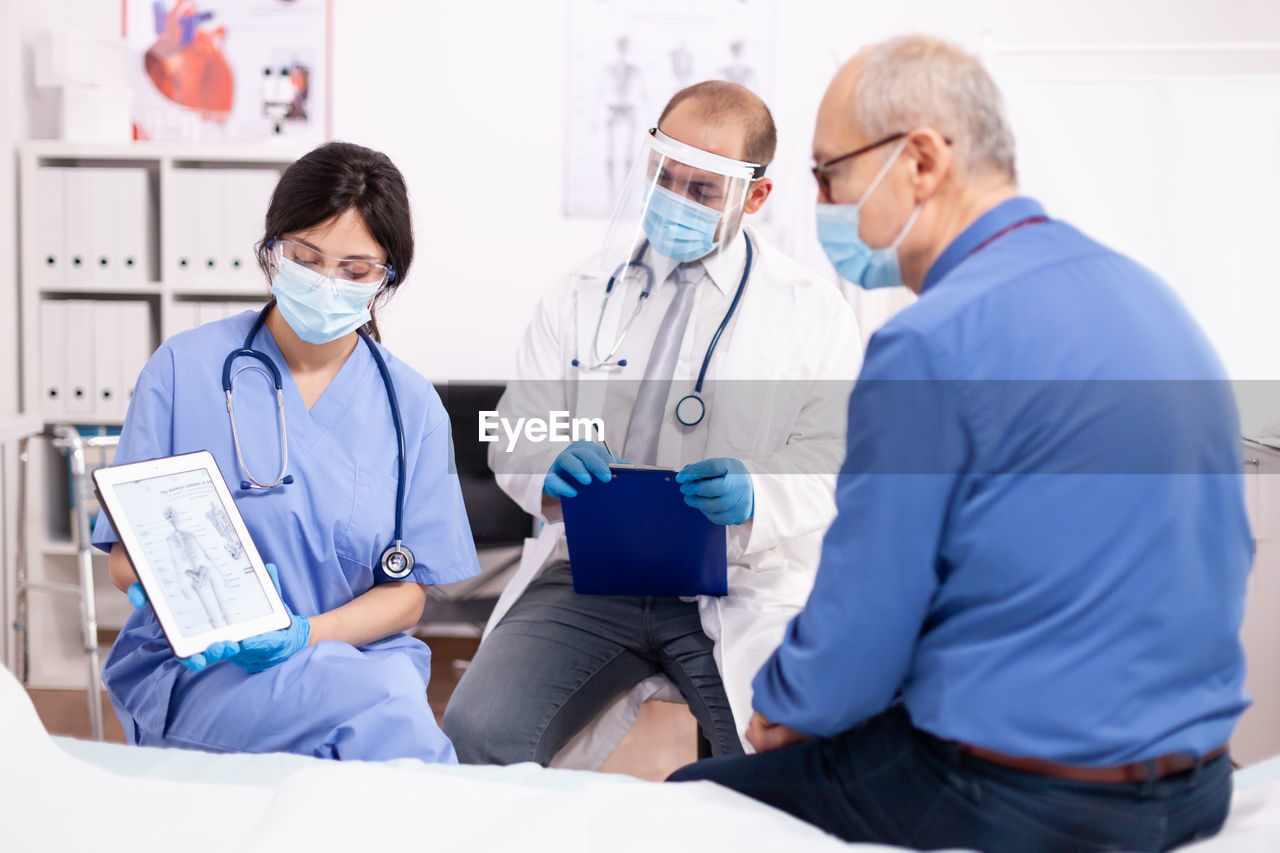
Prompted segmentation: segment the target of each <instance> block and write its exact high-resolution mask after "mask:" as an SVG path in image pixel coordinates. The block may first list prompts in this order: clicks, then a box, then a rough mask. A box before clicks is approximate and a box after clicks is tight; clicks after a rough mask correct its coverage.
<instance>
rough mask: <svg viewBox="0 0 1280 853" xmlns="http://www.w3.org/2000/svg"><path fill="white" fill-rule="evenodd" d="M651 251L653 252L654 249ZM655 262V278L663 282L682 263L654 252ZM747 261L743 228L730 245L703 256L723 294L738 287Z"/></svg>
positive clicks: (703, 260) (713, 279) (714, 281)
mask: <svg viewBox="0 0 1280 853" xmlns="http://www.w3.org/2000/svg"><path fill="white" fill-rule="evenodd" d="M649 251H651V252H653V250H652V249H650V250H649ZM653 254H654V257H655V262H654V264H653V272H654V279H655V280H656V281H657V282H659V283H661V282H664V281H666V280H667V278H669V277H670V275H671V271H672V270H674V269H675V268H676V267H678V266H679V265H680V264H679V263H678V262H677V261H673V260H672V259H671V258H666V257H663V256H662V255H659V254H657V253H656V252H654V253H653ZM746 263H747V243H746V241H745V240H744V239H743V237H742V229H741V228H739V229H738V233H737V234H735V235H734V237H733V239H732V240H730V241H729V245H727V246H725V247H724V248H723V249H721V250H720V251H719V252H716V253H715V254H713V255H708V256H707V257H705V258H702V265H703V266H704V267H705V268H706V270H707V275H708V276H709V277H710V278H711V282H712V284H714V285H715V286H716V289H717V290H719V291H720V293H721V295H722V296H729V295H730V294H732V293H734V292H736V291H737V289H738V283H739V282H740V281H741V279H742V268H743V266H745V265H746Z"/></svg>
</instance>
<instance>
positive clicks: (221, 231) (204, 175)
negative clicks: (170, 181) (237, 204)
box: [192, 169, 228, 290]
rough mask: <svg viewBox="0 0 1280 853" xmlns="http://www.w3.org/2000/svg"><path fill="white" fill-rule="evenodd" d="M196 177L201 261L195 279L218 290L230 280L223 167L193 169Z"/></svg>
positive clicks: (199, 256) (197, 242) (199, 254)
mask: <svg viewBox="0 0 1280 853" xmlns="http://www.w3.org/2000/svg"><path fill="white" fill-rule="evenodd" d="M192 175H193V176H194V177H195V178H196V186H197V192H196V196H195V197H196V223H197V224H196V243H195V245H196V253H197V257H198V258H199V261H200V263H199V264H198V272H197V276H196V281H197V282H198V283H199V285H200V286H201V287H207V288H210V289H212V290H219V289H222V288H223V287H225V286H226V283H227V280H228V267H227V263H228V259H227V242H226V234H227V191H226V187H225V186H223V183H224V181H225V180H226V179H225V177H224V175H225V172H224V171H223V170H221V169H217V170H214V169H208V170H203V169H201V170H193V172H192Z"/></svg>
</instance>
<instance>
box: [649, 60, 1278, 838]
mask: <svg viewBox="0 0 1280 853" xmlns="http://www.w3.org/2000/svg"><path fill="white" fill-rule="evenodd" d="M1117 144H1118V145H1123V141H1118V142H1117ZM813 153H814V159H815V161H816V163H817V164H818V165H817V166H816V167H815V169H814V174H815V176H816V177H817V179H818V184H819V204H818V232H819V238H820V239H821V241H822V243H823V246H824V248H825V249H826V251H827V254H828V255H829V256H830V257H831V259H832V261H833V262H834V263H835V265H836V267H837V269H838V270H839V271H840V273H841V274H842V275H843V276H844V277H845V278H847V279H849V280H851V281H854V282H857V283H858V284H861V285H862V286H864V287H881V286H890V285H902V284H905V285H906V286H907V287H909V288H911V289H912V290H913V291H915V292H916V293H918V294H920V299H919V300H918V301H917V302H916V303H915V304H914V305H912V306H911V307H909V308H907V309H905V310H904V311H902V312H901V313H899V314H898V315H897V316H896V317H894V318H893V319H892V320H891V321H890V322H889V323H888V324H886V325H885V326H884V328H883V329H881V330H880V331H879V332H878V333H877V334H876V335H875V336H874V337H873V338H872V340H871V343H870V345H869V346H868V349H867V354H866V360H865V363H864V366H863V369H862V374H861V377H860V379H859V382H858V386H857V388H856V389H855V391H854V393H853V396H852V399H851V400H850V404H849V426H848V455H847V458H846V460H845V463H844V466H843V469H842V471H841V475H840V480H839V485H838V488H837V494H836V498H837V505H838V510H839V514H838V517H837V518H836V520H835V522H834V523H833V524H832V526H831V529H830V530H829V532H828V533H827V536H826V539H825V542H824V546H823V555H822V563H821V567H820V569H819V571H818V576H817V581H816V585H815V587H814V589H813V592H812V595H811V596H810V598H809V602H808V604H807V606H806V607H805V609H804V611H803V612H801V613H800V614H799V615H798V616H796V617H795V619H794V620H793V621H792V622H791V624H790V626H789V628H788V630H787V633H786V635H785V638H784V640H783V642H782V645H781V646H780V647H779V648H778V649H777V651H776V652H775V653H774V654H773V656H772V657H771V658H770V659H769V660H768V661H767V662H766V663H765V665H764V667H763V668H762V669H761V670H760V672H759V674H758V675H757V676H756V679H755V682H754V690H755V693H754V707H755V710H756V714H755V717H754V718H753V719H752V721H751V724H750V728H749V730H748V733H747V736H748V739H749V741H750V742H751V744H752V745H753V746H754V747H755V749H756V751H757V753H758V754H756V755H749V756H740V757H734V758H718V759H712V760H708V761H704V762H700V763H698V764H694V765H690V766H689V767H687V768H684V769H683V770H680V771H678V772H677V773H676V774H675V775H674V776H673V777H672V778H673V780H676V781H690V780H695V779H710V780H712V781H716V782H719V783H721V784H723V785H727V786H729V787H731V788H734V789H737V790H739V791H742V792H744V793H746V794H748V795H750V796H752V797H755V798H757V799H759V800H763V801H764V802H767V803H770V804H772V805H775V806H777V807H779V808H782V809H784V810H786V811H789V812H791V813H792V814H795V815H797V816H799V817H801V818H803V819H805V820H808V821H810V822H812V823H815V824H817V825H818V826H820V827H822V828H824V829H826V830H828V831H830V832H832V833H835V834H836V835H839V836H841V837H842V838H845V839H848V840H859V841H874V842H883V843H892V844H901V845H907V846H912V847H919V848H926V849H928V848H937V847H965V848H976V849H980V850H986V851H993V850H994V851H1002V850H1011V851H1012V850H1019V851H1021V850H1037V851H1047V850H1064V851H1065V850H1072V851H1079V850H1113V849H1124V850H1164V849H1168V848H1170V847H1174V846H1177V845H1179V844H1183V843H1186V842H1188V841H1190V840H1192V839H1195V838H1198V837H1203V836H1206V835H1210V834H1213V833H1214V832H1216V831H1217V830H1218V829H1219V827H1220V826H1221V825H1222V822H1223V820H1224V819H1225V816H1226V813H1227V809H1228V806H1229V802H1230V798H1231V776H1230V774H1231V766H1230V760H1229V758H1228V756H1227V754H1226V746H1225V745H1226V742H1227V739H1228V738H1229V737H1230V735H1231V731H1232V727H1233V726H1234V724H1235V722H1236V720H1237V719H1238V717H1239V716H1240V714H1241V712H1242V711H1243V710H1244V709H1245V707H1246V706H1247V705H1248V699H1247V698H1246V697H1245V695H1244V693H1243V689H1242V688H1243V682H1244V657H1243V653H1242V650H1241V647H1240V644H1239V640H1238V638H1237V632H1238V630H1239V628H1240V621H1241V618H1242V614H1243V610H1244V593H1245V580H1246V576H1247V574H1248V571H1249V565H1250V561H1251V559H1252V547H1253V546H1252V538H1251V535H1250V531H1249V528H1248V522H1247V520H1246V517H1245V508H1244V499H1243V490H1242V488H1241V482H1240V471H1239V450H1238V426H1237V416H1236V412H1235V407H1234V404H1233V401H1232V397H1231V393H1230V389H1229V387H1228V385H1227V382H1226V377H1225V374H1224V371H1223V368H1222V366H1221V364H1220V363H1219V360H1218V358H1217V356H1216V355H1215V353H1214V352H1213V349H1212V348H1211V347H1210V345H1209V343H1208V341H1207V340H1206V338H1205V336H1204V334H1203V333H1202V331H1201V330H1200V328H1199V327H1198V326H1197V325H1196V323H1195V321H1194V320H1193V319H1192V318H1191V317H1190V315H1189V314H1188V313H1187V311H1186V309H1185V308H1184V307H1183V305H1182V304H1181V302H1180V301H1179V300H1178V298H1177V297H1176V296H1175V295H1174V293H1173V292H1172V290H1170V288H1169V287H1168V286H1167V285H1166V284H1165V283H1164V282H1162V281H1161V280H1160V279H1158V278H1157V277H1156V276H1155V275H1153V274H1152V273H1151V272H1150V271H1148V270H1146V269H1144V268H1142V267H1141V266H1139V265H1138V264H1136V263H1134V262H1133V261H1132V260H1130V259H1128V258H1126V257H1124V256H1122V255H1120V254H1117V253H1116V252H1114V251H1112V250H1110V249H1108V248H1106V247H1105V246H1102V245H1100V244H1099V243H1097V242H1095V241H1093V240H1091V239H1090V238H1088V237H1087V236H1085V235H1084V234H1081V233H1080V232H1079V231H1077V230H1075V229H1074V228H1072V227H1071V226H1069V225H1067V224H1065V223H1063V222H1060V221H1057V220H1054V219H1053V218H1051V217H1050V216H1049V214H1048V213H1046V212H1045V211H1044V210H1043V209H1042V208H1041V207H1040V205H1039V204H1037V203H1036V202H1035V201H1032V200H1031V199H1029V198H1025V197H1021V196H1019V195H1018V190H1017V186H1016V175H1015V170H1014V149H1013V139H1012V136H1011V135H1010V133H1009V129H1008V125H1007V122H1006V119H1005V117H1004V107H1003V103H1002V101H1001V98H1000V95H999V93H998V91H997V89H996V87H995V85H994V83H993V82H992V80H991V78H990V77H989V76H988V74H987V73H986V71H985V70H984V69H983V68H982V66H981V65H980V64H979V63H978V62H977V61H976V60H974V59H973V58H972V57H970V56H968V55H967V54H965V53H964V52H962V51H960V50H958V49H957V48H955V47H954V46H952V45H949V44H946V43H944V42H940V41H937V40H934V39H929V38H923V37H907V38H901V39H895V40H892V41H889V42H886V43H883V44H880V45H876V46H873V47H870V48H867V49H865V50H863V51H862V52H861V53H859V54H858V55H857V56H856V57H854V59H852V60H851V61H850V62H849V63H848V64H847V65H845V66H844V67H843V68H842V69H841V70H840V72H839V73H838V74H837V76H836V77H835V79H834V80H833V81H832V83H831V85H830V87H829V89H828V90H827V93H826V96H825V97H824V99H823V101H822V104H821V106H820V108H819V112H818V120H817V127H816V130H815V133H814V144H813ZM1067 166H1069V164H1064V167H1067Z"/></svg>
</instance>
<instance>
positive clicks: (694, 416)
mask: <svg viewBox="0 0 1280 853" xmlns="http://www.w3.org/2000/svg"><path fill="white" fill-rule="evenodd" d="M706 415H707V404H706V403H704V402H702V398H701V397H699V396H698V395H697V394H696V393H694V394H685V395H684V396H683V397H681V398H680V402H678V403H676V420H678V421H679V422H680V423H682V424H684V425H685V426H687V427H691V426H697V425H698V424H700V423H702V419H703V418H704V417H706Z"/></svg>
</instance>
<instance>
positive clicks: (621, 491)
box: [560, 466, 729, 596]
mask: <svg viewBox="0 0 1280 853" xmlns="http://www.w3.org/2000/svg"><path fill="white" fill-rule="evenodd" d="M610 469H611V470H612V471H613V479H612V480H610V481H609V482H607V483H602V482H600V481H599V480H594V479H593V480H592V481H591V482H590V483H589V484H588V485H585V486H581V485H578V484H577V483H575V484H574V488H576V489H577V490H578V495H577V497H573V498H565V499H563V500H561V502H560V505H561V508H562V510H563V512H564V527H565V535H566V537H567V539H568V545H569V566H570V569H571V570H572V573H573V591H574V592H576V593H579V594H581V595H664V596H670V595H684V596H693V595H727V594H728V592H729V582H728V561H727V559H726V552H725V532H724V531H725V529H724V526H723V525H720V524H715V523H713V522H712V521H710V520H709V519H708V518H707V517H706V516H705V515H703V514H702V512H701V511H700V510H697V509H694V508H693V507H691V506H689V505H688V504H686V503H685V502H684V495H682V494H680V484H679V483H677V482H676V472H675V471H673V470H671V469H669V468H650V467H633V466H610Z"/></svg>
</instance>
